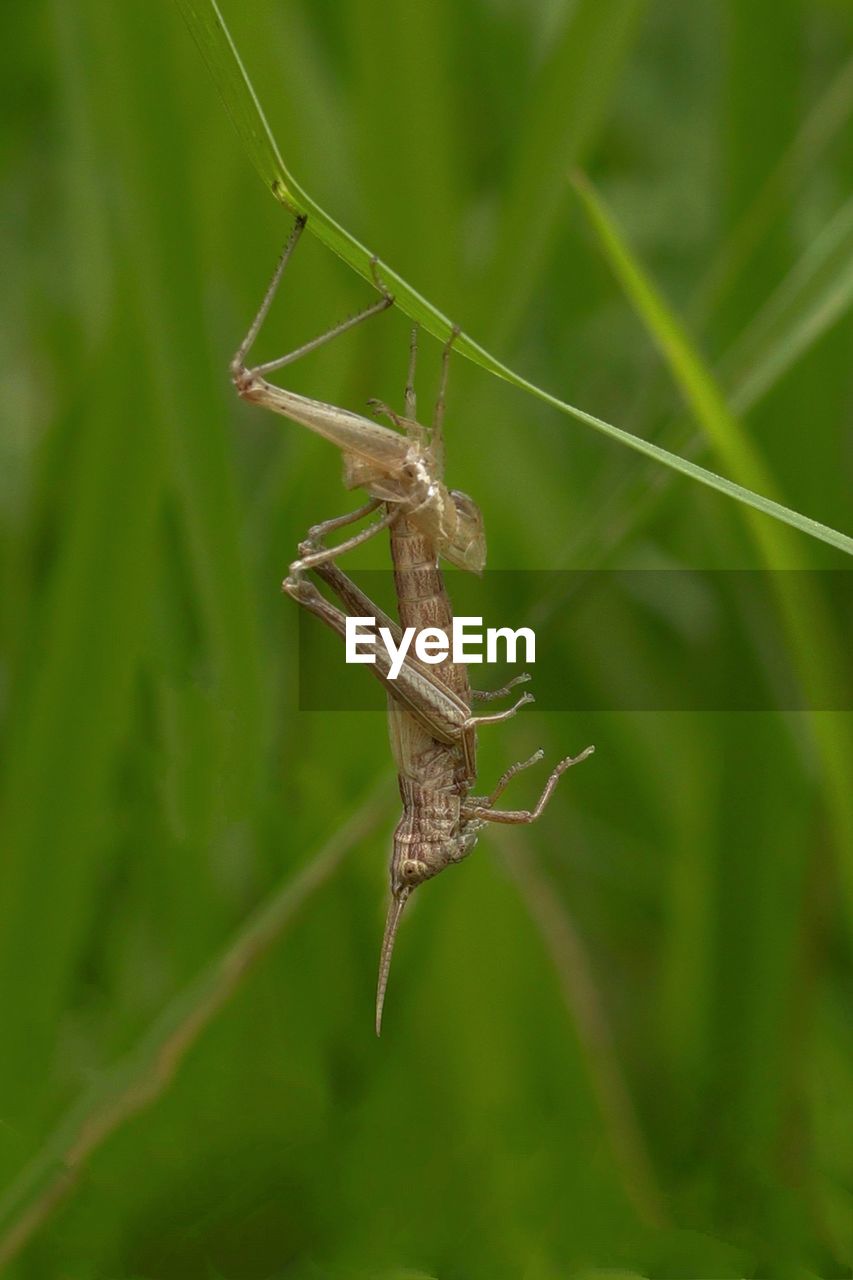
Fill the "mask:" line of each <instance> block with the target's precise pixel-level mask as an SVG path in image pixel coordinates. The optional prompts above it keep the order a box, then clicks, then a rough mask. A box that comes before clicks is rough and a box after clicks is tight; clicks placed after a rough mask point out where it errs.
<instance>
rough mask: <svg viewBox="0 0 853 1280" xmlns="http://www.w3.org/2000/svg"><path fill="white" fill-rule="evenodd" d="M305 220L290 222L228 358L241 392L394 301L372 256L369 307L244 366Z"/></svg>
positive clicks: (301, 217)
mask: <svg viewBox="0 0 853 1280" xmlns="http://www.w3.org/2000/svg"><path fill="white" fill-rule="evenodd" d="M307 221H308V217H307V214H300V215H299V217H297V219H296V221H295V223H294V224H293V230H292V231H291V233H290V236H289V237H288V240H287V243H286V245H285V246H284V250H283V252H282V255H281V257H280V258H279V260H278V264H277V266H276V269H275V271H274V272H273V276H272V280H271V281H270V283H269V285H268V287H267V291H266V293H265V294H264V297H263V301H262V302H261V305H260V307H259V308H258V313H257V315H256V316H255V318H254V320H253V321H252V323H251V325H250V326H249V331H248V333H247V334H246V336H245V338H244V339H243V341H242V342H241V344H240V346H239V347H238V349H237V352H236V354H235V356H234V359H233V360H232V361H231V377H232V380H233V382H234V385H235V387H236V388H237V390H238V392H240V393H241V394H242V393H243V392H245V391H246V390H247V388H248V387H249V386H250V385H251V384H252V382H253V380H254V381H255V382H257V381H258V380H260V379H263V378H265V377H266V375H267V374H269V373H274V372H275V370H276V369H283V368H284V367H285V365H289V364H293V363H294V361H296V360H299V359H300V358H301V357H302V356H306V355H308V354H309V352H311V351H316V350H317V348H318V347H322V346H325V344H326V343H327V342H331V341H332V339H333V338H338V337H340V335H341V334H342V333H346V332H347V331H348V330H349V329H353V328H355V326H356V325H358V324H361V323H362V321H363V320H369V319H370V317H371V316H375V315H378V314H379V312H380V311H385V310H386V308H388V307H390V306H393V304H394V295H393V293H391V292H390V291H389V290H388V288H387V287H386V285H385V283H384V281H383V280H382V278H381V276H380V275H379V272H378V270H377V269H376V259H375V258H372V259H371V263H370V267H371V273H372V275H373V282H374V284H375V286H376V288H377V289H378V290H379V292H380V294H381V295H382V296H381V297H380V298H379V299H378V301H376V302H372V303H371V304H370V306H369V307H365V308H364V310H363V311H359V312H357V313H356V314H355V315H354V316H349V317H348V318H347V319H346V320H342V321H341V322H340V323H339V324H336V325H334V326H333V327H332V328H331V329H327V330H326V332H325V333H321V334H319V335H318V336H317V337H316V338H312V339H311V340H310V341H309V342H304V343H303V344H302V345H301V346H300V347H296V349H295V350H293V351H288V352H287V354H286V355H283V356H277V357H276V358H275V359H274V360H266V361H265V362H264V363H263V364H259V365H255V367H254V368H251V369H248V368H247V367H246V357H247V356H248V354H249V351H250V350H251V348H252V346H253V345H254V342H255V339H256V338H257V336H258V334H259V332H260V330H261V328H262V327H263V324H264V321H265V320H266V318H267V315H268V314H269V309H270V307H271V306H272V302H273V298H274V297H275V295H276V293H277V292H278V287H279V285H280V283H281V278H282V276H283V275H284V271H285V268H286V266H287V264H288V262H289V261H290V259H291V256H292V254H293V250H294V249H295V248H296V245H297V243H298V241H299V237H300V236H301V235H302V231H303V229H304V227H305V224H306V222H307Z"/></svg>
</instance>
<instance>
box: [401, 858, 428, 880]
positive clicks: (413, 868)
mask: <svg viewBox="0 0 853 1280" xmlns="http://www.w3.org/2000/svg"><path fill="white" fill-rule="evenodd" d="M423 872H424V864H423V863H422V862H414V861H411V860H410V861H409V862H404V863H403V866H402V874H403V879H404V880H405V881H406V883H407V884H414V883H415V881H416V880H420V878H421V876H422V875H423Z"/></svg>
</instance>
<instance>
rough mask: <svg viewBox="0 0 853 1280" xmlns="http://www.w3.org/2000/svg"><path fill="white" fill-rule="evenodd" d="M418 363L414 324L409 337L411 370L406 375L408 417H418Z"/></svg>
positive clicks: (416, 327)
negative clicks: (416, 379)
mask: <svg viewBox="0 0 853 1280" xmlns="http://www.w3.org/2000/svg"><path fill="white" fill-rule="evenodd" d="M417 363H418V326H417V325H413V326H412V334H411V337H410V338H409V372H408V375H407V377H406V399H405V405H406V417H407V418H413V419H416V418H417V416H418V397H417V394H416V392H415V369H416V368H417Z"/></svg>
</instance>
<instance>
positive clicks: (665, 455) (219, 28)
mask: <svg viewBox="0 0 853 1280" xmlns="http://www.w3.org/2000/svg"><path fill="white" fill-rule="evenodd" d="M175 3H176V4H177V6H178V9H179V10H180V12H181V14H182V15H183V17H184V20H185V21H186V23H187V26H188V27H189V29H190V32H191V34H192V36H193V38H194V39H195V41H196V43H197V45H198V47H199V50H200V51H201V54H202V56H203V58H204V60H205V62H206V63H207V66H208V68H209V70H210V72H211V75H212V76H213V79H214V82H215V83H216V86H217V88H218V89H219V93H220V96H221V97H222V100H223V102H224V104H225V108H226V110H227V112H228V114H229V115H230V117H231V119H232V121H233V123H234V125H235V128H236V129H237V132H238V134H239V136H240V138H241V140H242V142H243V145H244V146H245V147H246V150H247V151H248V153H249V155H250V157H251V159H252V162H253V163H254V165H255V167H256V168H257V170H258V172H259V173H260V175H261V177H262V179H263V180H264V182H265V184H266V185H267V186H268V187H269V189H270V190H271V192H272V193H273V195H274V196H275V197H276V199H277V200H279V201H280V202H281V203H282V204H283V205H284V206H285V207H286V208H287V209H289V210H290V211H291V212H292V213H305V214H307V215H308V226H309V228H310V229H311V231H313V233H314V234H315V235H316V236H317V238H318V239H319V240H321V241H322V242H323V243H324V244H325V245H326V246H327V247H328V248H329V249H331V250H332V251H333V252H334V253H336V254H337V255H338V256H339V257H340V258H342V259H343V260H344V261H345V262H346V263H347V264H348V265H349V266H350V267H352V269H353V270H354V271H356V272H358V274H359V275H361V276H362V277H363V278H364V279H365V280H368V281H372V266H371V264H372V259H373V255H372V254H371V253H370V251H369V250H368V249H367V248H366V247H365V246H364V245H363V244H361V243H360V242H359V241H358V240H356V239H355V237H354V236H351V235H350V234H349V232H348V231H346V230H345V229H344V228H343V227H341V226H340V225H339V224H338V223H337V222H335V220H334V219H333V218H331V217H330V216H329V214H327V213H326V212H325V211H324V210H323V209H321V208H320V207H319V205H317V204H315V203H314V201H313V200H312V199H311V198H310V196H309V195H308V194H307V193H306V192H305V191H303V190H302V188H301V187H300V186H299V184H298V183H297V182H296V181H295V179H294V178H293V177H292V175H291V174H290V173H289V172H288V170H287V168H286V166H285V164H284V161H283V160H282V157H281V153H280V151H279V149H278V146H277V144H276V141H275V139H274V137H273V135H272V132H271V130H270V127H269V125H268V123H267V121H266V118H265V116H264V113H263V110H262V108H261V105H260V103H259V101H258V98H257V95H256V94H255V91H254V89H253V88H252V84H251V81H250V80H249V77H248V74H247V73H246V70H245V68H244V66H243V63H242V61H241V60H240V55H239V53H238V52H237V49H236V47H235V45H234V42H233V40H232V39H231V35H230V33H229V31H228V28H227V27H226V25H225V21H224V19H223V17H222V14H221V12H220V10H219V7H218V5H217V3H216V0H175ZM378 270H379V272H380V274H381V276H382V278H383V280H384V281H385V283H386V284H387V286H388V288H389V289H391V291H392V292H393V293H394V295H395V298H396V302H397V305H398V306H399V307H400V308H401V310H402V311H404V312H405V314H406V315H407V316H409V317H410V318H411V319H412V320H416V321H417V322H418V323H419V324H420V325H422V327H423V328H424V329H426V330H427V332H428V333H431V334H432V335H433V336H434V337H436V338H438V339H443V340H446V339H447V338H449V337H450V333H451V330H452V327H453V326H452V324H451V321H450V320H449V319H448V318H447V316H445V315H444V314H443V313H442V312H440V311H439V310H438V309H437V308H436V307H434V306H433V305H432V303H430V302H428V301H427V299H426V298H424V297H423V296H422V295H421V294H419V293H418V292H417V290H415V289H413V288H412V287H411V285H409V284H408V283H407V282H406V281H405V280H403V278H402V277H401V276H399V275H398V274H397V273H396V272H395V271H394V270H392V268H391V267H389V266H388V265H387V263H384V262H382V261H381V260H380V261H379V262H378ZM455 350H456V351H458V352H459V353H460V354H462V355H465V356H467V357H468V359H469V360H472V361H473V362H474V363H475V364H478V365H479V366H480V367H481V368H483V369H486V370H488V371H489V372H490V373H493V374H495V375H496V376H497V377H499V378H502V379H503V380H504V381H506V382H509V383H510V384H512V385H513V386H516V387H518V388H519V389H520V390H522V391H527V392H529V393H530V394H531V395H533V396H536V397H537V398H538V399H539V400H541V401H543V403H545V404H549V405H551V406H552V407H553V408H555V409H558V410H559V411H560V412H561V413H564V414H567V415H568V416H569V417H572V418H574V419H576V421H578V422H582V423H584V424H585V425H586V426H588V427H594V428H595V430H596V431H600V432H601V433H602V434H603V435H606V436H609V437H610V438H611V439H613V440H618V441H619V443H620V444H623V445H626V446H627V447H628V448H629V449H633V450H635V451H636V452H637V453H642V454H644V455H645V456H646V457H648V458H653V459H654V460H655V461H656V462H659V463H662V464H663V465H664V466H667V467H669V468H671V469H672V470H674V471H678V472H680V473H681V474H682V475H686V476H689V477H690V479H691V480H698V481H699V483H700V484H704V485H706V486H707V487H708V488H710V489H716V490H717V491H718V492H719V493H723V494H725V495H726V496H727V497H729V498H734V499H735V500H736V501H738V502H741V503H744V504H745V505H746V506H749V507H752V508H754V509H755V510H756V511H761V512H763V513H764V514H765V515H768V516H771V517H772V518H773V519H775V520H779V521H781V522H782V523H784V524H788V525H791V526H792V527H793V528H795V529H799V530H800V531H801V532H802V533H806V534H808V535H809V536H810V537H812V538H817V539H819V540H820V541H821V542H826V543H828V544H829V545H830V546H833V547H836V548H838V550H840V551H844V552H846V553H847V555H853V538H850V537H848V536H847V535H846V534H844V533H840V532H839V531H838V530H836V529H831V528H829V526H827V525H825V524H821V523H820V522H819V521H817V520H812V519H811V518H810V517H808V516H805V515H802V514H801V513H800V512H798V511H794V510H792V509H791V508H790V507H786V506H784V505H783V504H782V503H780V502H776V501H774V500H773V499H771V498H767V497H764V496H762V495H761V494H760V493H756V492H754V491H753V490H752V489H750V488H747V487H746V486H745V485H742V484H736V483H734V482H733V481H731V480H728V479H726V477H725V476H720V475H717V474H716V473H715V472H713V471H709V470H708V469H707V468H706V467H702V466H700V465H699V464H698V463H696V462H691V461H690V460H689V459H687V458H682V457H680V456H679V455H678V454H675V453H670V451H669V450H668V449H663V448H661V446H660V445H656V444H654V443H652V441H650V440H644V439H642V438H641V437H640V436H635V435H632V434H631V432H630V431H625V430H623V429H622V428H621V427H617V426H614V425H613V424H612V423H609V422H605V421H604V419H603V418H597V417H595V416H594V415H593V414H591V413H586V412H585V411H584V410H583V409H578V408H576V407H575V406H574V405H572V404H569V403H568V402H567V401H564V400H560V399H559V397H557V396H555V395H552V394H551V393H550V392H548V391H545V390H544V389H543V388H541V387H538V386H536V385H535V383H532V382H529V381H528V380H527V379H526V378H523V377H521V376H520V375H519V374H517V373H515V372H513V370H512V369H509V368H508V367H507V366H506V365H504V364H502V363H501V361H500V360H498V359H497V358H496V357H495V356H493V355H491V354H490V353H489V352H488V351H486V350H485V348H483V347H481V346H480V345H479V344H478V343H476V342H475V341H474V340H473V339H472V338H470V337H469V336H468V335H467V334H464V333H463V334H461V335H460V337H459V338H458V339H457V341H456V346H455Z"/></svg>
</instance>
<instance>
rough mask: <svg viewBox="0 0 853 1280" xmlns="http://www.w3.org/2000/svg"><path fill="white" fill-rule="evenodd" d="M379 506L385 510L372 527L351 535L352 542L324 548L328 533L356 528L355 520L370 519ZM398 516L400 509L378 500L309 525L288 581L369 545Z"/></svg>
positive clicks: (348, 539)
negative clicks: (367, 517) (350, 527)
mask: <svg viewBox="0 0 853 1280" xmlns="http://www.w3.org/2000/svg"><path fill="white" fill-rule="evenodd" d="M382 506H385V512H384V514H383V515H381V516H380V517H379V519H378V520H374V521H373V523H372V524H369V525H368V526H367V528H366V529H361V530H360V531H359V532H358V533H354V534H353V535H352V537H351V538H347V539H346V540H345V541H344V542H339V543H337V545H336V546H334V547H327V546H325V545H324V544H325V541H326V538H327V537H328V535H329V534H330V533H334V532H335V531H336V530H337V529H345V528H346V527H347V525H351V524H355V523H356V522H357V521H358V520H363V519H364V518H365V517H366V516H369V515H372V514H373V512H374V511H378V510H379V508H380V507H382ZM399 514H400V508H399V507H394V506H386V505H385V503H383V502H382V501H381V500H380V499H379V498H372V499H371V500H370V502H366V503H365V504H364V506H361V507H358V508H357V509H356V510H355V511H350V512H348V513H347V514H346V515H343V516H333V517H332V519H331V520H322V521H321V522H320V523H319V524H315V525H312V526H311V528H310V529H309V530H308V533H307V534H306V536H305V538H304V539H303V540H302V542H300V544H299V559H298V560H294V561H293V563H292V564H291V566H290V569H289V570H288V578H289V579H291V580H293V579H296V578H299V577H300V576H301V575H302V574H303V573H304V572H305V570H306V569H314V568H316V567H317V565H321V564H326V563H327V562H328V561H329V560H336V559H337V558H338V556H342V555H346V553H347V552H348V551H352V550H353V548H354V547H359V546H361V544H362V543H363V542H368V541H369V540H370V539H371V538H373V537H375V536H376V534H377V533H381V532H382V530H383V529H387V528H388V527H389V526H390V525H392V524H393V523H394V521H395V520H396V519H397V517H398V516H399Z"/></svg>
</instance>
